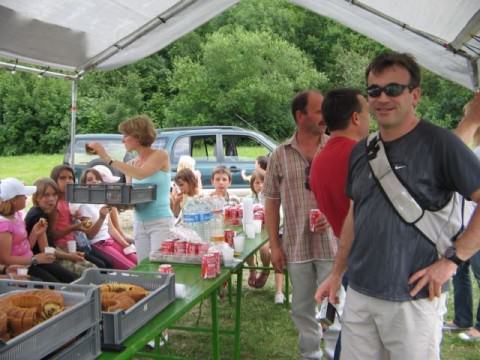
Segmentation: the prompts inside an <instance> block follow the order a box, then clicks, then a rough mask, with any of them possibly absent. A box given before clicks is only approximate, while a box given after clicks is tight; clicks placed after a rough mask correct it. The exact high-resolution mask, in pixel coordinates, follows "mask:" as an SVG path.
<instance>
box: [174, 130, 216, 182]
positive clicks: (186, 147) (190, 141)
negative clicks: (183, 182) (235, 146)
mask: <svg viewBox="0 0 480 360" xmlns="http://www.w3.org/2000/svg"><path fill="white" fill-rule="evenodd" d="M217 143H218V142H217V135H216V134H207V133H205V134H195V135H191V136H188V135H185V136H179V137H178V138H177V139H176V140H175V143H174V144H173V147H172V153H171V159H172V160H171V162H172V174H175V173H176V171H177V169H176V165H177V164H178V160H179V159H180V157H181V156H182V155H189V156H191V157H192V158H193V159H194V160H195V169H196V170H198V171H200V173H201V174H202V186H203V187H204V188H207V189H208V188H211V187H212V186H211V182H210V177H211V175H212V171H213V169H214V168H215V167H216V166H217V165H218V164H219V159H218V156H217V155H218V153H219V150H218V149H217ZM173 176H174V175H173Z"/></svg>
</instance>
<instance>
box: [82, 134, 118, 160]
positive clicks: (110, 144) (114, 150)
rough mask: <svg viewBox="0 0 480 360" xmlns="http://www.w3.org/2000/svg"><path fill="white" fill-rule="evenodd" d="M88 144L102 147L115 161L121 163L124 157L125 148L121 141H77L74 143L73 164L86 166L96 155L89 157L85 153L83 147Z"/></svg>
mask: <svg viewBox="0 0 480 360" xmlns="http://www.w3.org/2000/svg"><path fill="white" fill-rule="evenodd" d="M89 142H99V143H100V144H102V145H103V147H104V148H105V150H106V151H107V153H108V154H109V155H110V156H111V157H112V158H113V159H115V160H119V161H123V159H124V157H125V146H124V145H123V143H122V139H121V138H119V139H78V140H77V141H76V142H75V163H77V164H88V163H89V162H90V161H92V160H93V159H97V158H98V155H89V154H87V153H86V150H85V145H86V144H87V143H89Z"/></svg>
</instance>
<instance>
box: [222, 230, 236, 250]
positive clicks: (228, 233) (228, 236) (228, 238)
mask: <svg viewBox="0 0 480 360" xmlns="http://www.w3.org/2000/svg"><path fill="white" fill-rule="evenodd" d="M224 237H225V242H226V243H227V244H228V245H230V247H231V248H233V238H234V237H235V230H230V229H228V230H225V231H224Z"/></svg>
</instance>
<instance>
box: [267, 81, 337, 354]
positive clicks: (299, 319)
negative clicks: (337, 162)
mask: <svg viewBox="0 0 480 360" xmlns="http://www.w3.org/2000/svg"><path fill="white" fill-rule="evenodd" d="M322 101H323V96H322V94H320V93H319V92H317V91H313V90H312V91H305V92H301V93H299V94H297V95H296V96H295V97H294V99H293V101H292V115H293V118H294V120H295V123H296V127H297V129H296V132H295V134H294V135H293V136H292V137H291V138H290V139H289V140H287V141H286V142H284V143H283V144H281V145H280V146H278V147H277V149H276V150H275V151H274V152H273V153H272V155H271V157H270V160H269V163H268V168H267V175H266V179H265V184H264V196H265V199H266V200H265V222H266V227H267V230H268V234H269V239H270V246H271V251H272V264H273V267H274V268H275V270H276V271H280V272H281V271H283V270H284V268H285V267H287V269H288V271H289V273H290V279H291V282H292V287H293V294H292V295H293V296H292V312H291V314H292V319H293V321H294V323H295V325H296V327H297V329H298V332H299V348H300V352H301V355H302V358H303V359H320V358H321V357H322V351H321V350H320V340H321V336H322V331H321V328H320V326H319V324H318V322H317V321H316V320H315V307H316V303H315V300H314V294H315V288H316V287H317V286H318V284H320V282H322V281H323V280H324V279H325V277H326V276H327V274H328V273H329V271H330V269H331V268H332V264H333V262H332V259H333V257H334V249H335V243H334V239H333V233H332V229H331V227H330V226H329V225H328V222H327V221H326V219H325V217H324V216H322V217H321V218H320V220H319V221H318V222H317V225H316V227H315V230H314V231H313V232H312V231H310V227H309V211H310V209H314V208H316V207H317V203H316V200H315V196H314V194H313V192H312V191H311V189H310V183H309V173H310V166H311V163H312V159H313V158H314V156H315V154H317V152H318V151H320V150H321V149H322V148H323V146H324V145H325V143H326V141H327V136H326V135H325V122H324V121H323V117H322ZM280 205H281V206H282V208H283V213H284V232H283V237H282V239H280V237H279V235H278V233H279V226H280Z"/></svg>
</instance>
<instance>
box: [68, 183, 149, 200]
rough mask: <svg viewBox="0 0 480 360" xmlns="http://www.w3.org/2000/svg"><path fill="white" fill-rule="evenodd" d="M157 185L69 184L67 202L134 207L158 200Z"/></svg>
mask: <svg viewBox="0 0 480 360" xmlns="http://www.w3.org/2000/svg"><path fill="white" fill-rule="evenodd" d="M156 190H157V185H155V184H94V185H80V184H67V193H66V200H67V201H68V202H71V203H82V204H108V205H134V204H141V203H146V202H150V201H153V200H155V199H156V198H157V191H156Z"/></svg>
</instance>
